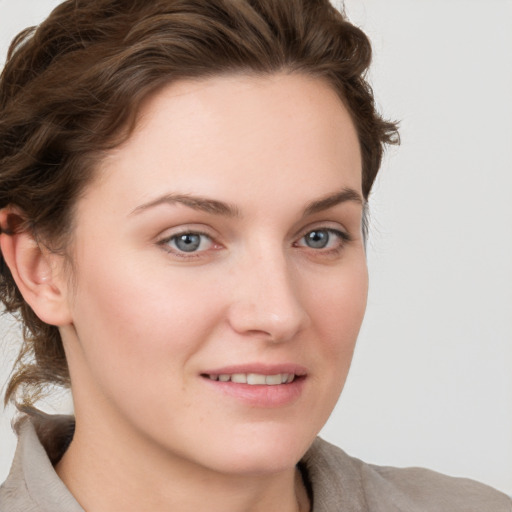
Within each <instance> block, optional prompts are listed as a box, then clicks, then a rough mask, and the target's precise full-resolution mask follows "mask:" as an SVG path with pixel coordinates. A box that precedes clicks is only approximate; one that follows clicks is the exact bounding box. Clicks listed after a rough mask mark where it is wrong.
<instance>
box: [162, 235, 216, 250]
mask: <svg viewBox="0 0 512 512" xmlns="http://www.w3.org/2000/svg"><path fill="white" fill-rule="evenodd" d="M165 243H166V245H168V246H169V247H171V249H174V250H176V251H179V252H198V251H205V250H207V249H209V248H210V247H211V246H212V244H213V242H212V239H211V238H210V237H209V236H208V235H205V234H203V233H192V232H191V233H180V234H179V235H174V236H172V237H171V238H169V239H168V240H167V241H166V242H165Z"/></svg>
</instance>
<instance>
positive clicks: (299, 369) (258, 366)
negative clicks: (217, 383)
mask: <svg viewBox="0 0 512 512" xmlns="http://www.w3.org/2000/svg"><path fill="white" fill-rule="evenodd" d="M234 373H256V374H259V375H277V374H278V373H281V374H282V373H288V374H290V373H293V374H295V375H297V376H304V375H306V374H307V373H308V372H307V369H306V368H305V367H304V366H302V365H300V364H295V363H283V364H271V365H269V364H264V363H249V364H237V365H229V366H223V367H222V368H215V369H211V370H205V371H203V372H201V374H202V375H232V374H234Z"/></svg>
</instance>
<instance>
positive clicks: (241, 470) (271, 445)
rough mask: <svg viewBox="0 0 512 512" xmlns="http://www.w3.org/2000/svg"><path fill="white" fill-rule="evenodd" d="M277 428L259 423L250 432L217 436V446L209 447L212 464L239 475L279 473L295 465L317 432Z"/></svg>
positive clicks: (219, 469)
mask: <svg viewBox="0 0 512 512" xmlns="http://www.w3.org/2000/svg"><path fill="white" fill-rule="evenodd" d="M276 427H277V425H270V426H268V425H265V426H262V425H259V426H257V427H256V428H254V427H253V428H252V429H248V430H249V432H245V433H243V432H240V431H237V432H236V433H234V434H233V436H231V437H229V438H227V439H225V440H219V439H217V440H216V442H215V447H214V446H212V445H210V450H208V451H209V452H210V457H211V461H212V464H211V466H210V467H212V468H214V469H216V470H217V471H218V472H222V473H237V474H239V475H243V474H245V475H249V474H253V475H254V474H269V473H279V472H283V471H287V470H290V469H292V468H294V467H295V465H296V464H297V463H298V462H299V460H300V459H301V458H302V456H303V455H304V453H305V452H306V451H307V450H308V448H309V446H310V445H311V443H312V442H313V441H314V439H315V437H316V433H315V434H311V433H308V434H307V435H305V434H304V433H298V432H290V431H289V430H288V429H283V428H276ZM251 430H252V432H250V431H251ZM295 430H296V429H295ZM212 448H214V450H213V451H212V450H211V449H212ZM213 452H215V453H213ZM203 455H206V452H203Z"/></svg>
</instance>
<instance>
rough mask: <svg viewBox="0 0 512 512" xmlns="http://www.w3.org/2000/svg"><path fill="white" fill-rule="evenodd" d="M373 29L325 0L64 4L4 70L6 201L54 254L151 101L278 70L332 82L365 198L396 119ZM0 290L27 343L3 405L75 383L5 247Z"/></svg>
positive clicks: (0, 146)
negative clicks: (181, 89) (352, 140)
mask: <svg viewBox="0 0 512 512" xmlns="http://www.w3.org/2000/svg"><path fill="white" fill-rule="evenodd" d="M370 60H371V47H370V43H369V41H368V39H367V37H366V36H365V35H364V33H363V32H362V31H361V30H360V29H358V28H357V27H355V26H354V25H352V24H351V23H349V22H348V21H347V19H346V17H345V16H344V14H342V13H340V12H338V11H336V9H334V7H333V6H332V5H331V4H330V3H329V1H328V0H208V1H205V0H131V1H129V2H127V1H126V0H67V1H65V2H63V3H62V4H61V5H59V6H58V7H57V8H56V9H55V10H54V11H53V12H52V13H51V15H50V16H49V17H48V18H47V19H46V20H45V21H44V22H43V23H42V24H41V25H39V26H38V27H37V28H29V29H26V30H25V31H23V32H21V33H20V34H19V35H18V36H17V37H16V38H15V40H14V41H13V43H12V45H11V47H10V50H9V54H8V59H7V64H6V65H5V68H4V70H3V73H2V75H1V79H0V208H4V207H6V206H7V205H15V206H16V207H18V208H19V209H20V210H21V211H22V212H23V215H24V220H25V222H26V226H27V229H30V230H31V231H32V233H33V234H34V236H35V237H36V239H37V240H41V241H44V242H45V243H46V244H49V246H50V247H51V248H52V250H55V251H62V252H63V251H64V249H65V247H66V240H67V239H68V237H69V234H70V233H71V232H72V220H73V206H74V204H75V203H76V200H77V197H78V196H79V194H80V193H81V192H82V191H83V189H84V186H85V185H86V184H87V183H88V182H89V181H90V180H91V179H92V172H93V169H94V167H95V163H96V162H97V161H98V159H99V158H101V155H102V152H103V151H105V150H107V149H109V148H112V147H115V146H116V145H118V144H119V143H120V142H122V141H123V140H125V139H126V137H128V135H129V134H130V132H131V130H132V129H133V127H134V123H135V119H136V115H137V111H138V107H139V106H140V104H141V102H142V100H143V99H144V98H145V97H147V96H148V95H149V94H150V93H151V92H153V91H155V90H156V89H157V88H159V87H161V86H163V85H164V84H168V83H169V82H173V81H176V80H179V79H183V78H207V77H208V76H213V75H219V74H226V73H234V72H237V73H251V74H258V75H265V74H270V73H275V72H278V71H285V72H291V73H292V72H294V73H302V74H306V75H309V76H314V77H318V78H321V79H324V80H326V81H327V82H328V83H329V84H330V85H331V86H332V87H333V89H334V90H336V91H337V93H338V94H339V96H340V98H341V99H342V101H343V102H344V104H345V105H346V107H347V108H348V110H349V111H350V113H351V115H352V118H353V121H354V124H355V127H356V130H357V132H358V136H359V141H360V144H361V151H362V160H363V162H362V167H363V175H362V189H363V194H364V196H365V198H367V197H368V194H369V192H370V189H371V187H372V184H373V181H374V179H375V176H376V174H377V171H378V169H379V166H380V163H381V158H382V153H383V147H384V145H385V144H388V143H397V142H398V133H397V129H396V125H395V124H393V123H390V122H387V121H385V120H383V119H382V118H381V117H380V116H379V114H378V113H377V112H376V109H375V104H374V98H373V94H372V91H371V89H370V86H369V85H368V83H367V82H366V80H365V72H366V71H367V69H368V66H369V64H370ZM0 264H1V269H0V296H1V298H2V301H3V302H4V304H5V307H6V310H7V311H8V312H11V313H14V314H15V315H17V316H18V317H19V318H20V319H21V320H22V323H23V328H24V333H23V334H24V343H23V345H22V348H21V351H20V354H19V356H18V359H17V361H16V363H15V369H14V373H13V376H12V377H11V380H10V382H9V383H8V386H7V390H6V396H5V402H6V403H7V402H8V401H9V400H14V398H15V395H17V394H18V391H22V392H23V397H22V398H23V401H24V403H31V402H32V401H33V400H34V399H35V398H37V397H38V396H39V395H40V394H41V392H42V390H43V388H44V386H45V385H47V384H57V385H62V386H68V385H69V373H68V368H67V364H66V359H65V354H64V350H63V347H62V342H61V339H60V335H59V331H58V328H57V327H55V326H52V325H47V324H45V323H44V322H42V321H41V320H40V319H39V318H38V317H37V316H36V315H35V314H34V312H33V311H32V310H31V308H30V307H29V306H28V305H27V303H26V302H25V301H24V299H23V297H22V295H21V293H20V292H19V290H18V288H17V287H16V284H15V282H14V280H13V278H12V275H11V273H10V271H9V269H8V268H7V266H6V265H5V263H4V261H3V258H1V256H0Z"/></svg>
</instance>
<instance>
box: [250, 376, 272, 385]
mask: <svg viewBox="0 0 512 512" xmlns="http://www.w3.org/2000/svg"><path fill="white" fill-rule="evenodd" d="M266 379H268V377H265V375H258V374H257V373H248V374H247V384H252V385H256V384H270V382H265V381H266Z"/></svg>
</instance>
